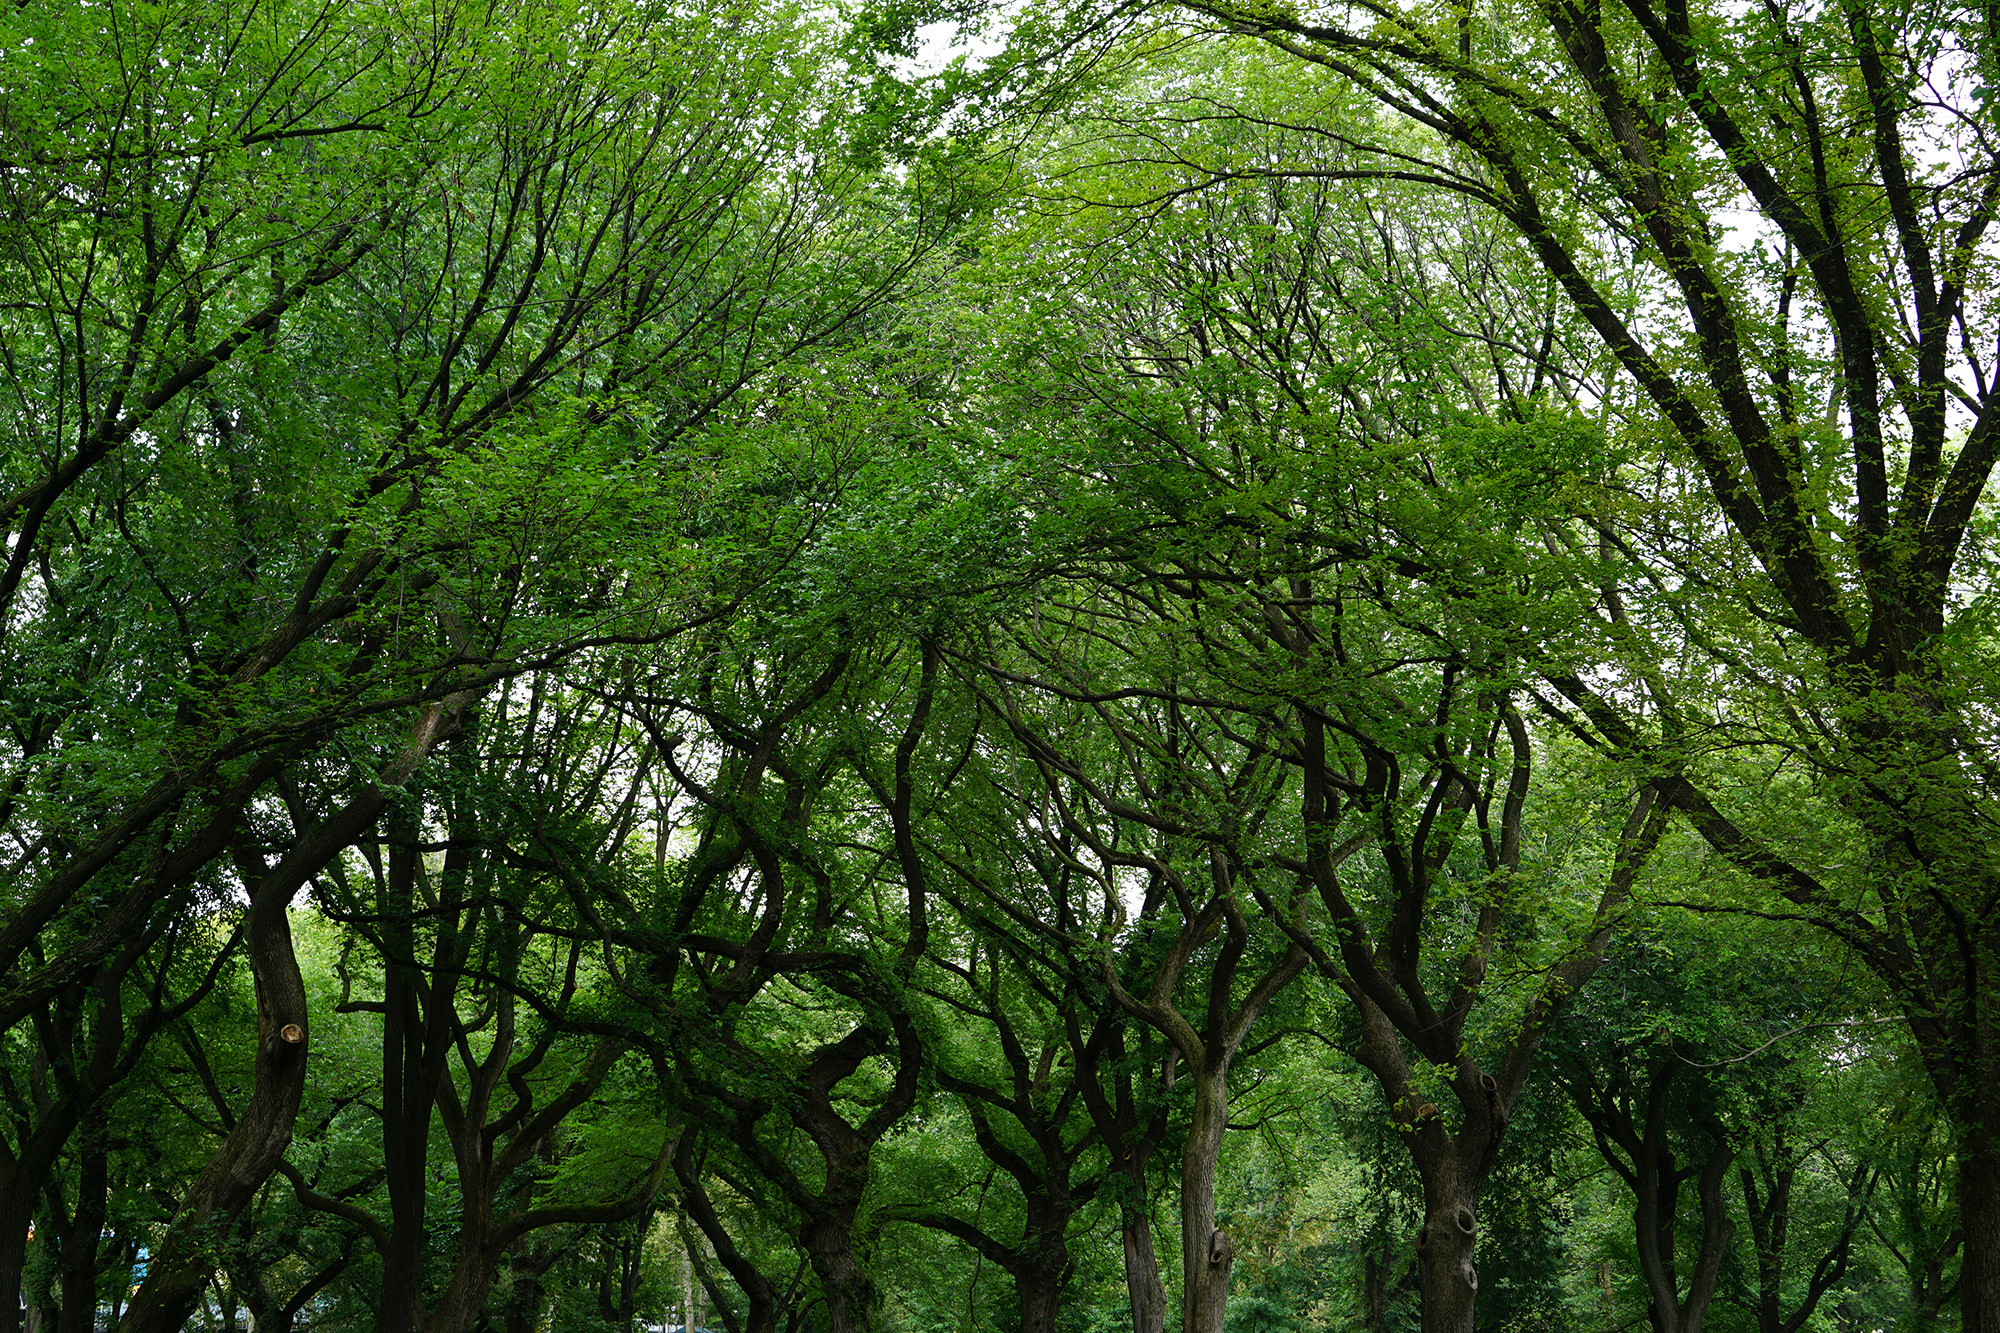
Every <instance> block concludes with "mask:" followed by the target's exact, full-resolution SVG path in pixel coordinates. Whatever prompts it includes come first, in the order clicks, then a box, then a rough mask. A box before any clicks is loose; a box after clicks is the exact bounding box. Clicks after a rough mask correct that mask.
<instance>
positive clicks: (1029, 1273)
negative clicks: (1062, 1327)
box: [1014, 1262, 1069, 1333]
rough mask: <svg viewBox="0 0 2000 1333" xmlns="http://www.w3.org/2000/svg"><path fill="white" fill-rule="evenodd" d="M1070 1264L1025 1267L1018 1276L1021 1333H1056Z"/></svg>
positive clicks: (1016, 1291) (1016, 1296)
mask: <svg viewBox="0 0 2000 1333" xmlns="http://www.w3.org/2000/svg"><path fill="white" fill-rule="evenodd" d="M1068 1270H1069V1265H1068V1263H1067V1262H1065V1263H1064V1264H1063V1265H1062V1266H1061V1267H1050V1266H1049V1265H1047V1264H1024V1265H1022V1267H1021V1269H1020V1270H1019V1271H1018V1272H1016V1273H1015V1274H1014V1298H1015V1301H1016V1302H1017V1303H1018V1304H1019V1305H1020V1307H1021V1333H1055V1327H1056V1315H1057V1314H1059V1313H1061V1310H1062V1289H1063V1278H1064V1277H1066V1276H1068Z"/></svg>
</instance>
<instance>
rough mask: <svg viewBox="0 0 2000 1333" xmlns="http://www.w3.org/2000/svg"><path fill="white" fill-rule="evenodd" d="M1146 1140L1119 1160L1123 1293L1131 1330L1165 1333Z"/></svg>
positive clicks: (1164, 1298) (1164, 1300)
mask: <svg viewBox="0 0 2000 1333" xmlns="http://www.w3.org/2000/svg"><path fill="white" fill-rule="evenodd" d="M1152 1155H1153V1145H1152V1144H1151V1143H1150V1142H1149V1143H1146V1144H1144V1145H1141V1146H1135V1147H1134V1148H1133V1149H1132V1151H1131V1154H1130V1156H1129V1157H1127V1159H1126V1160H1125V1161H1123V1162H1121V1163H1119V1171H1120V1173H1121V1174H1122V1175H1123V1176H1124V1177H1125V1182H1124V1184H1125V1190H1124V1194H1123V1196H1122V1197H1121V1198H1120V1199H1119V1202H1118V1214H1119V1216H1118V1229H1119V1234H1120V1238H1121V1240H1122V1241H1123V1242H1124V1250H1125V1294H1126V1297H1127V1299H1128V1300H1129V1301H1130V1302H1131V1306H1132V1333H1166V1327H1167V1287H1166V1283H1164V1282H1162V1281H1161V1280H1160V1252H1159V1249H1158V1248H1157V1247H1156V1246H1155V1245H1154V1244H1153V1209H1152V1202H1151V1200H1150V1199H1149V1197H1148V1196H1147V1191H1146V1163H1147V1161H1148V1159H1150V1158H1151V1157H1152Z"/></svg>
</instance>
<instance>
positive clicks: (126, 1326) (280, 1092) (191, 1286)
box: [119, 798, 379, 1333]
mask: <svg viewBox="0 0 2000 1333" xmlns="http://www.w3.org/2000/svg"><path fill="white" fill-rule="evenodd" d="M378 802H379V798H378ZM308 841H312V840H308ZM342 842H343V843H344V842H345V839H344V838H343V839H342ZM335 850H337V848H336V849H335ZM290 859H291V858H287V860H288V862H289V861H290ZM320 864H323V859H321V860H318V861H315V863H314V865H313V867H312V869H314V870H316V869H318V867H319V865H320ZM285 871H286V868H285V867H281V868H280V870H279V871H278V872H277V873H275V874H273V875H270V876H268V877H267V878H266V879H265V880H264V882H263V883H262V884H261V885H259V887H258V889H257V892H256V896H255V897H254V898H252V899H251V903H250V909H249V928H248V930H247V931H246V932H245V937H246V940H247V942H248V947H249V952H250V967H251V972H252V974H253V976H254V977H255V979H256V984H257V1055H256V1064H255V1070H256V1072H255V1086H254V1090H253V1091H252V1092H251V1094H250V1104H249V1106H247V1107H245V1108H244V1111H243V1114H242V1116H241V1117H240V1118H239V1119H238V1120H237V1122H236V1127H235V1128H234V1129H232V1130H231V1131H230V1133H229V1136H228V1137H227V1138H226V1139H224V1140H223V1143H222V1146H221V1148H219V1149H218V1150H217V1151H216V1153H215V1155H214V1156H213V1157H211V1158H210V1159H209V1162H208V1165H207V1166H206V1167H204V1168H203V1169H202V1173H201V1175H200V1176H198V1177H197V1178H196V1179H195V1183H194V1186H193V1188H191V1189H189V1190H188V1192H187V1195H186V1197H185V1198H184V1199H183V1200H182V1202H181V1206H180V1209H179V1211H177V1212H176V1213H175V1214H174V1218H173V1221H172V1222H171V1223H169V1224H168V1227H167V1234H166V1237H165V1239H164V1240H162V1241H161V1243H160V1245H159V1246H158V1247H157V1248H156V1249H155V1250H154V1252H153V1256H152V1259H151V1261H150V1262H149V1263H148V1265H147V1268H146V1281H145V1284H144V1285H143V1286H141V1287H140V1288H139V1292H138V1294H137V1295H136V1296H134V1297H133V1298H132V1304H131V1305H130V1307H128V1308H127V1309H126V1311H125V1318H124V1319H123V1321H121V1323H120V1325H119V1330H120V1333H180V1329H181V1328H182V1326H183V1325H185V1324H186V1323H187V1321H188V1319H189V1317H190V1316H192V1315H193V1314H194V1310H195V1306H196V1304H197V1303H198V1302H199V1301H200V1300H201V1294H202V1292H203V1291H204V1290H205V1289H206V1288H207V1287H208V1284H209V1280H210V1278H211V1277H212V1276H213V1275H214V1274H215V1273H216V1272H217V1271H218V1270H219V1269H220V1268H221V1267H222V1263H221V1256H219V1255H217V1254H215V1253H213V1252H212V1249H211V1246H212V1245H213V1243H214V1240H215V1238H216V1237H218V1236H222V1235H225V1234H227V1232H228V1230H229V1227H230V1224H231V1223H232V1222H234V1221H235V1219H236V1216H237V1214H238V1213H239V1212H241V1211H242V1210H243V1208H244V1207H245V1206H246V1205H248V1204H249V1202H250V1200H251V1199H252V1198H253V1197H255V1195H256V1193H257V1191H258V1189H259V1188H261V1187H262V1186H263V1184H264V1182H265V1180H267V1179H268V1178H269V1177H270V1175H271V1173H272V1172H273V1171H275V1170H276V1169H277V1166H278V1162H279V1160H280V1159H281V1158H282V1157H283V1156H284V1154H285V1148H286V1147H287V1146H288V1145H289V1144H290V1143H291V1141H292V1125H293V1123H294V1122H295V1121H296V1120H297V1119H298V1113H299V1101H300V1098H301V1097H302V1096H303V1095H304V1093H305V1085H306V1046H307V1041H306V1033H307V1022H306V988H305V980H304V978H303V977H301V976H300V975H299V964H298V959H297V957H296V956H295V955H294V953H293V951H292V927H291V922H290V920H289V918H288V915H287V909H289V908H290V906H291V901H292V894H293V893H294V892H295V891H296V890H297V887H298V883H299V882H302V881H303V880H304V878H305V874H300V875H297V876H296V877H294V876H292V875H289V874H287V873H285ZM306 873H310V871H308V872H306Z"/></svg>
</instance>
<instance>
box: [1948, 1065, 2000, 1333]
mask: <svg viewBox="0 0 2000 1333" xmlns="http://www.w3.org/2000/svg"><path fill="white" fill-rule="evenodd" d="M1985 1091H1986V1093H1987V1098H1988V1100H1996V1099H1995V1098H1994V1096H1993V1094H1994V1092H1995V1091H1996V1090H1994V1089H1987V1090H1985ZM1989 1114H1990V1115H2000V1107H1995V1108H1993V1110H1992V1111H1990V1112H1989ZM1958 1219H1959V1228H1960V1230H1961V1231H1962V1232H1963V1233H1964V1236H1965V1257H1964V1259H1963V1261H1962V1266H1961V1267H1960V1269H1959V1278H1958V1308H1959V1317H1960V1319H1961V1321H1962V1327H1963V1330H1964V1333H2000V1134H1996V1133H1995V1132H1994V1129H1993V1128H1992V1124H1991V1121H1986V1122H1973V1123H1971V1124H1970V1125H1967V1126H1965V1127H1964V1128H1962V1129H1961V1130H1960V1132H1959V1142H1958Z"/></svg>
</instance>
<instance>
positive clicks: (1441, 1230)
mask: <svg viewBox="0 0 2000 1333" xmlns="http://www.w3.org/2000/svg"><path fill="white" fill-rule="evenodd" d="M1438 1174H1440V1175H1442V1176H1444V1177H1445V1178H1444V1179H1443V1180H1438V1181H1436V1182H1435V1183H1434V1182H1433V1176H1432V1174H1431V1173H1429V1172H1426V1173H1425V1179H1424V1196H1425V1197H1424V1225H1423V1227H1422V1229H1421V1230H1419V1231H1418V1232H1417V1293H1418V1298H1419V1301H1420V1308H1421V1310H1422V1319H1423V1329H1424V1333H1472V1323H1473V1313H1474V1306H1475V1304H1476V1303H1477V1300H1478V1296H1479V1270H1478V1269H1477V1268H1476V1267H1474V1265H1473V1246H1474V1243H1475V1242H1476V1241H1477V1239H1478V1234H1479V1222H1478V1216H1479V1214H1478V1204H1479V1187H1478V1185H1477V1184H1476V1183H1475V1182H1473V1181H1469V1180H1465V1179H1463V1173H1460V1172H1453V1171H1449V1170H1447V1171H1445V1172H1441V1173H1438Z"/></svg>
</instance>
